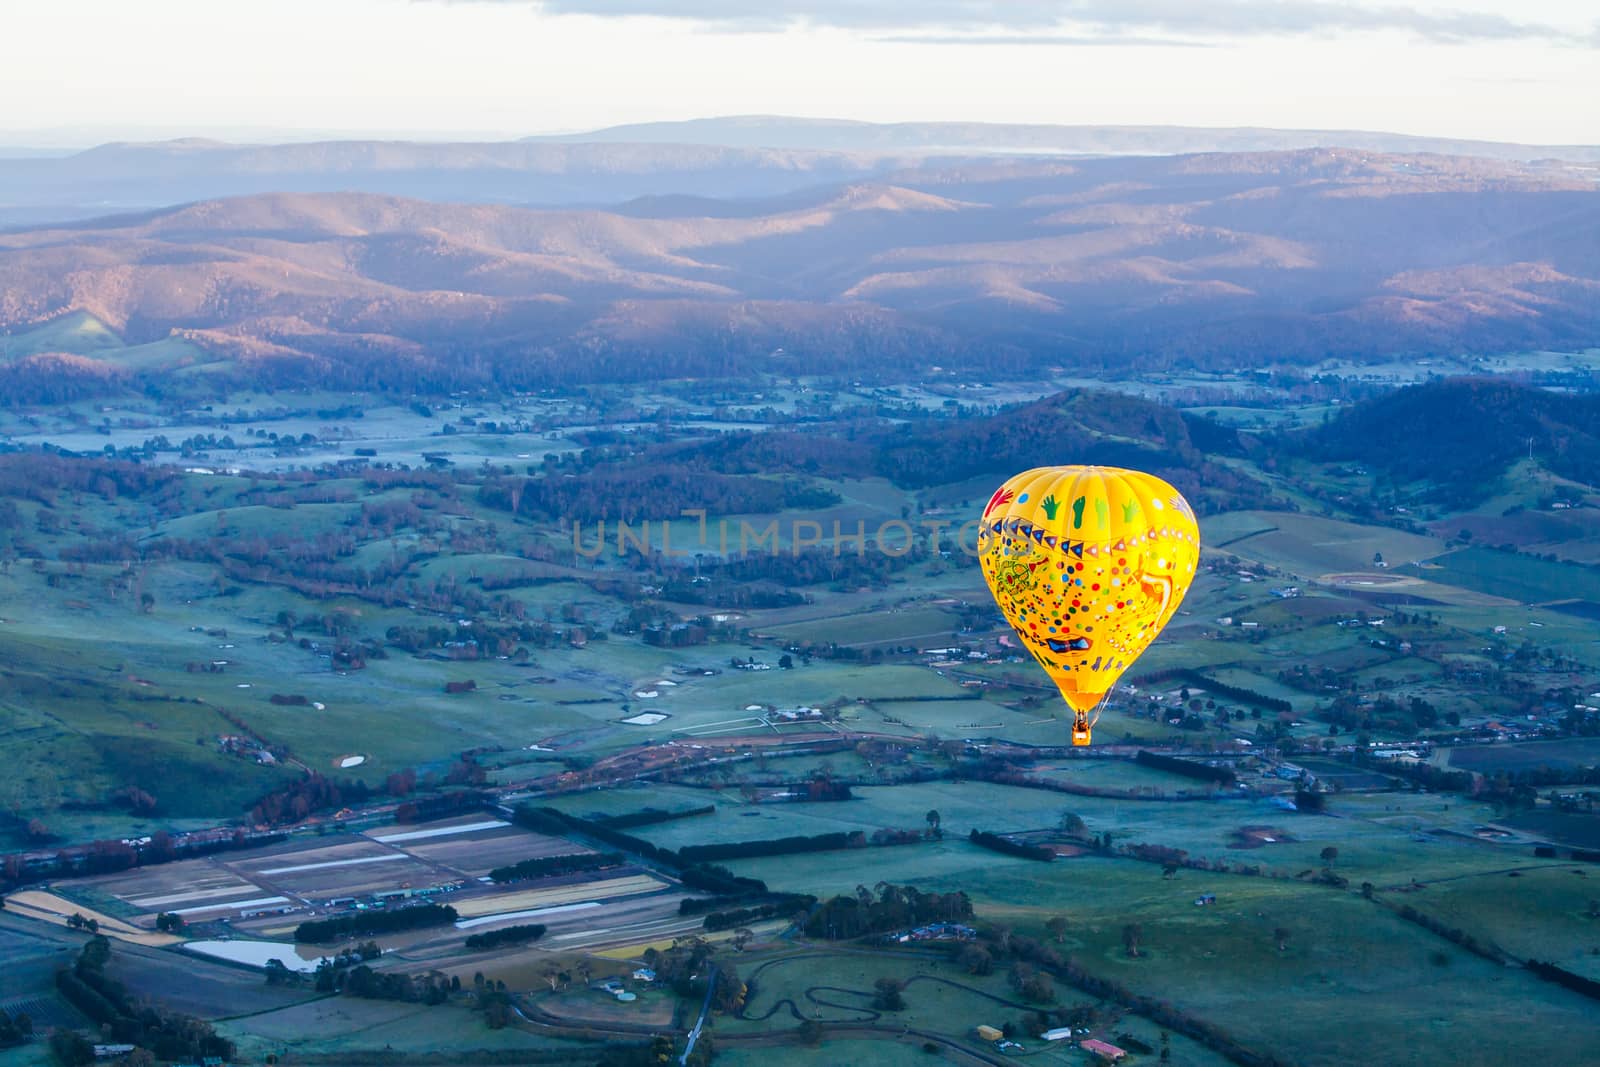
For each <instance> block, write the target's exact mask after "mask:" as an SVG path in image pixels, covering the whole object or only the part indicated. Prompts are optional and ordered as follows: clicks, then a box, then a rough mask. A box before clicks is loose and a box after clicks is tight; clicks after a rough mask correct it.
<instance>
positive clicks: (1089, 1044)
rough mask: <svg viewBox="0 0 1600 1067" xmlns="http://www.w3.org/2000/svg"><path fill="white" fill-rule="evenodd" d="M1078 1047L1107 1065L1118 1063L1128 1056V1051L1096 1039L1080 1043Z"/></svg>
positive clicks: (1092, 1038)
mask: <svg viewBox="0 0 1600 1067" xmlns="http://www.w3.org/2000/svg"><path fill="white" fill-rule="evenodd" d="M1078 1047H1079V1048H1081V1049H1083V1050H1084V1051H1085V1052H1090V1053H1093V1054H1094V1055H1096V1056H1098V1057H1100V1058H1101V1059H1102V1060H1105V1061H1106V1062H1107V1063H1116V1062H1117V1061H1118V1060H1120V1059H1122V1057H1124V1056H1126V1055H1127V1054H1128V1053H1127V1051H1126V1050H1124V1049H1120V1048H1118V1047H1117V1046H1115V1045H1108V1044H1107V1043H1106V1042H1104V1041H1101V1040H1100V1039H1098V1038H1094V1037H1091V1038H1088V1039H1087V1040H1085V1041H1081V1042H1079V1043H1078Z"/></svg>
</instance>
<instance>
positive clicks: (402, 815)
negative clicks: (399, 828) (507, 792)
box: [385, 757, 494, 823]
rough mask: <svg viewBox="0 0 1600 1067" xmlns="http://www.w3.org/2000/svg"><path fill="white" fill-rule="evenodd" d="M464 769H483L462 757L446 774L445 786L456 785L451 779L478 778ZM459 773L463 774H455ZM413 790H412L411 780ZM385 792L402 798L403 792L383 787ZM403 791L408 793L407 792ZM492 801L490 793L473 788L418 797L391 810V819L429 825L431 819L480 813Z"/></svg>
mask: <svg viewBox="0 0 1600 1067" xmlns="http://www.w3.org/2000/svg"><path fill="white" fill-rule="evenodd" d="M467 767H471V768H476V769H477V770H478V771H479V772H480V773H481V772H482V768H478V767H477V765H476V764H475V763H471V762H470V761H468V760H467V759H466V758H465V757H463V758H462V759H461V760H460V761H458V762H457V763H456V764H455V765H454V766H453V767H451V769H450V770H449V771H448V772H446V774H445V777H444V784H455V783H452V782H451V781H450V780H451V779H452V778H456V779H458V780H459V779H463V778H475V777H477V774H474V773H472V772H471V771H469V770H466V768H467ZM458 771H459V772H463V773H458ZM412 773H413V775H414V774H415V772H412ZM424 784H426V783H424ZM412 788H415V781H414V780H413V786H412ZM385 792H388V793H389V794H390V795H391V796H403V795H404V794H402V793H396V792H395V791H394V790H392V789H388V788H387V787H386V788H385ZM406 792H408V793H409V792H410V790H409V789H408V790H406ZM493 799H494V798H493V795H492V794H489V793H483V792H479V791H478V790H475V789H452V790H448V791H446V792H442V793H436V794H434V795H433V796H426V797H418V798H416V799H415V800H407V801H405V802H404V803H402V804H400V805H399V806H398V807H396V808H395V809H394V820H395V822H403V823H413V822H431V821H433V820H434V819H443V818H445V817H447V816H450V815H459V814H462V813H464V812H469V811H480V810H482V809H484V808H485V807H487V806H488V805H489V804H490V803H491V802H492V801H493Z"/></svg>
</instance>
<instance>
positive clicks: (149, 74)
mask: <svg viewBox="0 0 1600 1067" xmlns="http://www.w3.org/2000/svg"><path fill="white" fill-rule="evenodd" d="M252 10H253V15H251V14H247V13H248V12H251V11H252ZM757 10H759V11H760V12H761V14H760V15H759V16H756V15H750V14H747V13H746V12H747V11H757ZM5 23H6V24H5V35H6V37H7V39H8V40H9V41H10V43H11V46H12V47H11V48H10V49H9V50H8V51H9V56H8V61H7V63H6V64H5V65H4V66H3V67H0V143H5V144H8V145H11V146H36V147H57V148H69V147H82V146H85V145H88V144H92V143H96V142H99V141H104V140H111V139H137V138H146V137H149V138H154V137H171V136H184V135H206V136H214V137H222V138H231V139H258V140H267V139H271V140H280V139H286V138H309V137H317V136H328V135H346V136H383V137H432V138H446V137H448V138H456V139H475V138H493V137H507V136H520V135H525V134H529V133H536V132H551V131H562V130H578V129H589V128H595V127H601V126H606V125H610V124H615V123H625V122H640V121H652V120H661V119H681V118H688V117H693V116H701V115H712V114H728V113H730V112H744V113H767V114H791V115H795V114H798V115H827V116H830V117H837V118H849V119H862V120H870V121H908V120H932V119H938V120H965V121H991V122H1047V123H1072V124H1091V123H1111V124H1145V123H1160V124H1175V125H1196V126H1239V125H1254V126H1293V127H1297V128H1302V129H1303V128H1308V127H1310V128H1326V129H1382V130H1395V131H1401V132H1407V133H1416V134H1429V135H1437V136H1450V137H1462V138H1483V139H1499V140H1515V141H1519V142H1523V143H1547V144H1561V143H1565V144H1572V143H1586V142H1592V141H1594V140H1595V139H1596V133H1597V131H1600V62H1597V58H1600V55H1597V52H1600V48H1597V45H1600V29H1597V25H1596V22H1595V13H1594V10H1593V9H1592V7H1591V6H1590V5H1588V4H1585V3H1582V2H1577V0H1535V2H1525V3H1518V4H1510V3H1504V2H1502V3H1482V2H1478V3H1473V2H1472V0H1466V2H1465V3H1458V2H1445V3H1439V2H1427V3H1423V4H1421V5H1411V6H1409V7H1407V8H1405V9H1401V8H1398V7H1390V6H1383V5H1359V4H1349V3H1342V2H1327V3H1316V2H1300V0H1292V2H1286V3H1255V4H1245V3H1236V2H1235V3H1220V4H1218V3H1213V4H1208V5H1205V7H1204V8H1203V9H1199V8H1191V7H1190V6H1189V5H1184V4H1170V3H1160V2H1145V3H1139V4H1131V5H1130V4H1109V3H1102V2H1098V0H1076V2H1071V0H1069V2H1037V3H1015V4H1013V3H1008V4H986V3H972V2H965V0H945V2H942V3H934V4H924V5H919V6H918V7H917V9H916V13H915V14H913V13H911V12H908V11H907V10H905V9H904V8H903V6H902V5H895V4H889V3H886V2H882V3H855V4H843V3H837V2H827V0H815V2H809V3H787V4H776V5H759V6H754V5H738V4H729V3H723V2H717V0H696V2H690V3H667V2H651V0H625V2H615V0H588V2H586V0H558V2H550V3H544V4H536V3H521V2H493V0H485V2H468V3H453V2H435V0H422V2H405V0H340V2H339V3H337V4H329V3H325V2H322V3H314V2H311V0H283V2H279V3H273V4H266V3H261V2H255V0H250V2H243V3H230V4H214V3H206V2H203V0H155V2H150V3H141V4H138V5H130V4H123V3H117V2H113V0H62V2H59V3H53V4H48V5H44V4H34V5H28V6H26V7H22V6H20V5H19V6H14V7H13V8H12V9H11V10H10V11H8V12H7V15H6V18H5Z"/></svg>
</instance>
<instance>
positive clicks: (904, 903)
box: [805, 884, 972, 941]
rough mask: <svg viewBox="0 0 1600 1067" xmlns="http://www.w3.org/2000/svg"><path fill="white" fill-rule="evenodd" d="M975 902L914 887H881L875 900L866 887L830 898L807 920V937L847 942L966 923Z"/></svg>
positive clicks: (959, 896) (962, 896)
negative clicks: (932, 925)
mask: <svg viewBox="0 0 1600 1067" xmlns="http://www.w3.org/2000/svg"><path fill="white" fill-rule="evenodd" d="M971 918H972V901H971V900H970V899H968V897H967V895H966V894H965V893H961V892H956V893H924V892H923V891H922V890H920V889H917V888H916V887H914V886H897V885H887V884H885V885H881V886H879V887H878V895H877V896H876V897H874V896H873V895H872V891H871V890H869V889H868V888H867V887H866V886H857V887H856V891H855V893H854V894H853V895H850V896H845V895H840V896H836V897H831V898H830V899H828V900H825V901H823V902H822V904H820V905H819V906H818V907H817V909H816V910H815V911H814V912H812V913H811V916H810V917H809V918H808V919H807V920H806V926H805V929H806V934H807V936H810V937H826V938H829V939H830V940H835V941H848V940H851V939H853V938H857V937H866V936H868V935H870V934H886V933H891V932H893V931H897V930H907V929H910V928H911V927H914V926H922V925H925V924H927V923H933V922H966V921H968V920H970V919H971Z"/></svg>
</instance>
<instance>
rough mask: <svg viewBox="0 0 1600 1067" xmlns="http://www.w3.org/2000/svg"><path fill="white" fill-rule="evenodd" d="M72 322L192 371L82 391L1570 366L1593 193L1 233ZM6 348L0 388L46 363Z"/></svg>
mask: <svg viewBox="0 0 1600 1067" xmlns="http://www.w3.org/2000/svg"><path fill="white" fill-rule="evenodd" d="M316 148H317V146H308V147H307V150H308V151H313V150H316ZM73 312H79V313H86V314H88V315H91V316H93V317H94V318H95V319H97V320H99V321H100V322H101V323H103V324H105V325H106V326H107V327H109V328H110V329H111V330H112V331H114V332H115V333H116V334H117V335H119V336H120V338H121V341H122V342H123V343H124V344H128V345H139V344H149V343H155V342H161V341H165V340H172V339H178V340H182V341H183V342H185V344H186V346H187V347H186V348H184V349H182V352H183V353H185V354H183V355H181V357H178V358H176V361H175V362H174V361H171V360H166V361H164V360H155V361H144V360H142V361H139V362H138V363H137V364H129V365H120V364H119V363H118V357H117V354H116V352H115V351H111V350H108V352H107V353H106V354H105V355H104V357H103V358H99V359H95V358H90V359H89V362H88V363H84V362H82V361H81V360H80V361H78V362H77V363H75V364H73V366H74V369H75V370H76V372H77V373H80V374H88V375H91V376H96V377H103V378H113V377H129V376H132V377H135V378H148V377H150V376H152V375H157V376H159V375H165V374H172V373H178V372H180V371H184V370H185V369H192V367H193V366H194V365H195V364H196V363H206V362H208V361H220V362H225V363H227V364H228V365H229V366H230V367H231V368H232V370H233V371H234V372H236V373H240V374H244V375H247V376H253V377H256V378H262V379H264V380H266V381H285V380H295V381H299V380H315V381H323V382H325V383H328V384H342V385H350V386H357V387H359V386H366V385H373V384H388V385H392V386H401V387H404V386H406V385H410V386H414V387H418V388H432V387H440V388H455V387H461V386H464V385H472V384H483V383H489V382H494V383H498V384H502V385H514V386H537V385H542V384H551V383H555V382H573V381H584V380H607V379H610V380H616V379H625V378H638V377H659V376H669V375H708V374H731V373H743V372H748V371H750V370H753V369H754V370H761V369H772V370H779V371H784V372H795V371H799V370H809V371H834V372H843V373H851V374H865V375H870V374H872V373H875V372H876V371H877V370H879V369H889V368H895V367H908V366H909V367H926V366H928V365H930V364H940V365H966V366H971V367H976V368H982V369H986V370H989V371H990V372H992V373H1000V372H1026V370H1027V368H1030V367H1038V366H1043V365H1060V364H1073V365H1078V366H1084V367H1111V366H1126V365H1129V364H1137V365H1140V366H1143V367H1171V366H1177V365H1182V364H1193V365H1201V366H1226V367H1232V366H1237V365H1248V364H1259V363H1264V362H1269V361H1275V360H1285V359H1289V360H1294V359H1301V360H1314V359H1320V358H1323V357H1325V356H1328V355H1330V354H1337V355H1345V356H1358V357H1359V356H1363V355H1377V354H1382V353H1393V352H1418V353H1421V352H1437V351H1494V350H1508V349H1517V348H1530V347H1539V346H1546V347H1554V346H1563V345H1567V346H1570V345H1585V344H1592V343H1594V338H1595V337H1596V335H1597V332H1600V187H1597V186H1596V185H1595V183H1594V182H1593V181H1592V180H1591V179H1590V178H1588V177H1586V176H1584V175H1583V174H1581V173H1578V172H1575V171H1574V170H1573V169H1572V168H1569V167H1564V166H1552V165H1545V164H1525V163H1511V162H1500V161H1492V160H1484V159H1479V158H1465V157H1446V156H1433V155H1382V154H1376V153H1371V152H1361V151H1351V150H1344V149H1337V150H1335V149H1308V150H1302V151H1294V152H1276V153H1224V154H1205V155H1191V156H1169V157H1121V158H1092V159H1078V160H1071V161H1068V160H1059V159H1036V160H952V159H944V160H940V161H938V162H936V163H933V164H917V165H914V166H905V167H898V168H896V169H894V170H893V171H891V172H888V173H885V174H884V175H882V176H880V177H879V178H877V179H875V180H872V181H866V182H857V181H851V182H846V183H843V184H840V183H824V184H821V185H815V186H813V187H811V188H808V189H803V190H798V191H793V192H790V193H788V194H785V195H782V196H778V197H770V198H763V199H737V200H735V199H728V198H708V197H703V196H657V197H651V198H647V199H643V200H638V201H634V202H632V203H629V204H626V205H623V206H622V207H620V208H619V209H617V210H612V211H601V210H578V209H566V210H532V209H526V208H520V207H511V206H505V205H487V204H462V203H440V202H430V201H424V200H417V199H411V198H400V197H393V196H386V195H375V194H367V193H273V194H262V195H253V196H246V197H238V198H230V199H223V200H211V201H202V202H199V203H194V204H189V205H184V206H180V207H176V208H168V209H162V210H158V211H152V212H145V213H142V214H135V215H125V216H118V217H109V218H101V219H96V220H92V221H85V222H78V223H71V224H65V225H58V226H51V227H41V228H35V229H29V230H19V231H13V232H10V233H5V234H0V329H7V330H10V331H13V332H15V331H20V330H26V329H29V328H37V327H38V326H39V325H40V324H43V323H49V322H51V321H54V320H58V319H60V318H61V317H62V316H65V315H69V314H71V313H73ZM11 351H12V352H13V355H12V357H11V359H10V365H9V366H8V368H7V371H8V373H9V374H10V375H11V378H12V383H13V385H17V384H18V383H19V382H21V381H23V380H25V379H26V377H27V375H28V374H29V373H30V372H29V370H28V366H29V365H30V364H29V363H28V361H30V360H31V361H33V363H32V364H31V365H34V366H42V365H43V364H42V363H41V362H40V361H44V363H48V362H49V359H48V357H49V355H50V353H49V351H48V350H47V349H44V348H41V347H40V346H38V345H33V346H31V348H30V349H29V350H28V351H26V352H25V353H24V354H23V355H22V356H21V357H20V358H19V357H18V356H17V355H16V352H17V351H18V350H16V349H12V350H11ZM197 353H199V354H198V355H197ZM56 363H57V364H58V369H59V365H60V363H61V361H60V360H57V361H56ZM18 375H21V378H19V377H18Z"/></svg>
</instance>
